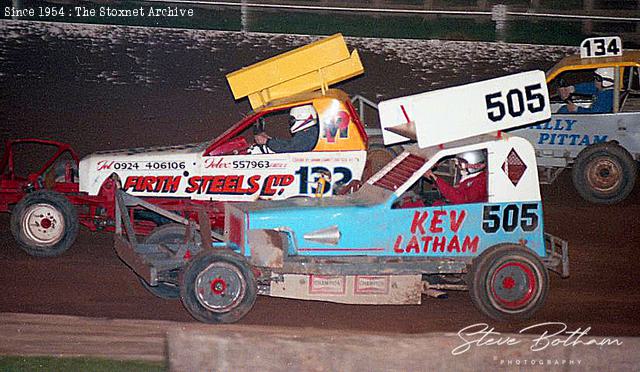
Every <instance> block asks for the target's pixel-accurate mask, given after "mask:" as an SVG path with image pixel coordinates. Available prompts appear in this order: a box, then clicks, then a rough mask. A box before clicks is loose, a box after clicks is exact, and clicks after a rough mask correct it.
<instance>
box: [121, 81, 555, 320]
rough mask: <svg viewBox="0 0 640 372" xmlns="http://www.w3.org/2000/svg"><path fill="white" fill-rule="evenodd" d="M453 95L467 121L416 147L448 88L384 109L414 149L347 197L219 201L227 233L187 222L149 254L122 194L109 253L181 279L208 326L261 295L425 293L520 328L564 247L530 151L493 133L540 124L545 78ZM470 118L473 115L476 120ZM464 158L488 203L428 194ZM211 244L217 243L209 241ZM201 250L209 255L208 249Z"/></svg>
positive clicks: (458, 118)
mask: <svg viewBox="0 0 640 372" xmlns="http://www.w3.org/2000/svg"><path fill="white" fill-rule="evenodd" d="M458 88H462V89H463V90H464V91H465V92H467V93H464V94H465V100H466V101H467V102H469V105H468V106H467V108H468V110H459V112H458V113H457V114H454V115H450V116H449V117H448V118H449V122H450V123H451V122H453V123H454V124H452V125H448V126H447V127H446V128H440V130H439V131H438V132H437V134H435V133H434V132H432V135H431V136H425V130H426V132H429V131H431V129H429V128H432V127H433V125H434V123H436V124H437V121H435V122H431V121H429V120H426V119H424V118H426V117H429V118H434V117H437V116H438V115H439V114H438V113H437V112H430V113H429V115H428V116H423V115H422V114H423V112H421V111H420V110H422V109H423V108H424V105H425V102H429V104H428V106H430V107H432V108H433V109H434V110H439V109H442V107H443V105H442V104H438V101H439V100H440V99H443V100H446V99H450V98H451V95H450V94H449V93H451V94H454V95H457V94H459V93H460V92H459V91H456V88H449V89H446V90H443V91H435V92H429V93H426V94H423V95H420V96H419V97H409V98H400V99H396V100H390V101H387V102H386V103H383V104H382V107H381V111H380V112H381V119H382V122H383V125H386V124H388V123H396V124H398V123H402V122H404V124H401V125H398V126H396V128H395V130H396V131H398V130H400V131H402V130H403V128H404V130H405V132H404V133H407V132H411V131H414V130H415V132H416V133H417V134H416V136H417V140H418V145H416V146H413V147H410V148H408V149H407V150H406V151H405V152H404V153H402V154H401V155H399V156H398V157H397V158H395V159H394V160H393V161H391V162H390V163H389V164H388V165H387V166H385V167H384V168H383V169H382V170H381V171H379V172H378V173H377V174H375V175H374V176H373V177H372V178H370V179H369V180H368V181H367V182H366V183H365V184H364V185H362V187H361V188H360V189H359V190H358V191H356V192H354V193H352V194H349V195H343V196H336V197H332V198H293V199H289V200H283V201H260V202H253V203H236V204H228V205H226V206H225V208H226V210H225V229H226V230H225V232H224V235H223V236H217V235H216V234H215V233H211V232H210V230H209V229H208V227H207V226H206V225H204V224H201V225H200V226H199V229H200V234H197V235H196V234H194V233H195V230H196V228H198V227H197V226H195V225H194V224H193V223H192V224H191V226H192V228H189V229H187V233H186V236H183V237H180V238H179V239H176V237H173V239H166V240H164V244H156V245H153V244H137V242H136V241H135V236H134V235H135V234H134V233H133V230H132V229H131V228H130V226H129V224H128V221H127V217H126V216H127V215H128V213H127V210H126V208H127V207H131V206H135V205H141V202H140V201H139V200H137V199H136V198H135V197H130V196H128V195H126V194H124V193H121V194H119V196H118V198H119V202H118V203H119V206H120V208H119V211H120V213H121V219H119V220H118V222H119V224H118V227H117V228H118V230H119V234H118V236H117V237H116V249H117V250H118V253H119V254H120V256H121V257H122V258H123V259H124V260H125V262H127V263H128V264H129V265H130V266H131V267H132V268H133V269H134V270H135V271H136V273H138V275H140V276H141V277H142V278H143V279H145V280H146V281H147V282H148V283H149V285H159V284H160V283H164V284H163V285H167V283H170V282H171V277H172V276H171V275H172V273H174V274H175V272H180V273H181V274H182V275H179V276H178V275H175V276H174V278H180V279H177V281H176V279H174V283H175V284H176V285H178V286H179V287H180V297H181V299H182V302H183V304H184V305H185V307H186V309H187V310H188V311H189V312H190V313H191V314H192V315H193V316H194V317H195V318H196V319H198V320H200V321H203V322H208V323H228V322H235V321H237V320H239V319H240V318H242V317H243V316H244V315H245V314H247V312H249V311H250V310H251V308H252V306H253V305H254V301H255V298H256V296H257V295H258V294H263V295H269V296H275V297H287V298H295V299H304V300H319V301H331V302H340V303H349V304H420V303H421V298H422V294H423V293H424V292H425V291H427V290H429V289H434V288H435V289H468V290H469V292H470V294H471V299H472V302H473V303H474V304H475V305H476V307H477V308H478V309H479V310H480V311H481V312H482V313H484V314H486V315H487V316H489V317H491V318H493V319H497V320H517V319H525V318H528V317H530V316H532V314H533V313H534V312H536V310H538V309H539V308H540V307H541V306H543V304H544V301H545V298H546V296H547V292H548V288H549V279H548V271H547V269H551V270H554V271H557V272H559V273H560V274H561V275H562V276H563V277H566V276H568V257H567V254H568V247H567V243H566V242H565V241H563V240H561V239H559V238H556V237H553V236H551V235H549V234H546V233H545V232H544V228H543V227H544V224H543V212H542V203H541V198H540V190H539V186H538V173H537V169H536V168H537V167H536V155H535V152H534V149H533V147H532V145H531V144H530V143H529V142H527V141H526V140H524V139H522V138H519V137H513V136H509V135H506V134H502V133H501V132H500V130H502V129H505V128H508V127H510V126H512V125H522V121H528V122H536V121H540V120H546V119H548V117H549V115H550V113H549V110H548V106H549V101H548V94H547V91H546V86H545V85H544V74H543V73H542V72H540V71H536V72H530V73H523V74H518V75H513V76H509V77H505V78H500V79H494V80H489V81H486V82H481V83H475V84H470V85H467V86H464V87H458ZM515 91H518V92H519V93H513V92H515ZM471 92H473V93H471ZM495 92H499V93H500V96H502V97H503V98H502V99H499V100H498V101H500V102H501V104H504V105H505V107H507V108H508V112H509V113H510V116H511V117H510V118H507V119H506V120H504V121H501V122H499V123H494V122H490V123H489V124H487V122H486V118H487V117H488V116H487V109H488V107H487V106H485V102H486V100H485V98H484V97H485V96H486V95H487V94H488V93H490V94H493V95H495ZM512 96H520V97H521V99H516V100H513V99H511V98H509V97H512ZM516 98H517V97H516ZM518 101H519V102H520V106H517V107H516V105H517V104H518ZM476 103H477V104H476ZM477 107H480V109H481V110H480V111H478V110H476V108H477ZM478 112H480V115H481V117H480V118H478V119H475V120H473V119H472V118H474V117H476V116H477V115H478ZM511 113H514V114H513V115H511ZM411 118H415V120H411ZM405 120H406V121H405ZM428 121H429V122H431V124H429V123H428ZM385 123H386V124H385ZM456 123H465V124H464V126H465V128H466V130H465V131H464V132H458V133H457V134H456V133H453V134H452V133H451V132H452V131H457V130H458V129H459V128H457V127H456V125H455V124H456ZM386 127H390V125H386ZM399 128H400V129H399ZM407 128H408V129H407ZM466 133H470V134H471V135H467V134H466ZM426 137H428V139H427V140H425V138H426ZM435 137H437V138H435ZM456 137H457V138H456ZM421 139H422V140H421ZM429 141H431V143H429ZM425 143H426V145H425ZM471 150H482V151H484V152H485V153H486V155H487V197H486V200H483V201H482V202H476V203H468V204H446V203H443V202H442V201H441V200H440V201H438V199H439V198H438V195H437V192H435V191H434V190H430V191H426V192H425V189H426V188H428V187H425V185H426V182H425V181H424V178H423V174H424V173H425V172H426V171H427V170H430V169H432V168H434V167H435V166H436V165H437V164H440V163H442V162H446V161H447V160H448V159H451V158H452V157H454V156H455V155H456V154H459V153H462V152H466V151H471ZM407 201H410V202H407ZM418 201H419V202H418ZM142 205H144V204H142ZM165 214H167V215H168V213H166V211H165ZM174 220H176V221H177V222H184V221H181V220H180V219H179V218H174ZM201 221H207V219H206V217H202V218H201ZM122 222H124V223H122ZM123 225H124V229H123ZM181 231H184V228H182V230H181ZM125 232H126V239H125ZM210 236H213V238H216V239H217V240H219V241H217V242H211V241H212V239H211V238H210ZM160 240H162V239H160ZM208 246H211V247H212V248H204V247H208ZM163 254H164V255H163Z"/></svg>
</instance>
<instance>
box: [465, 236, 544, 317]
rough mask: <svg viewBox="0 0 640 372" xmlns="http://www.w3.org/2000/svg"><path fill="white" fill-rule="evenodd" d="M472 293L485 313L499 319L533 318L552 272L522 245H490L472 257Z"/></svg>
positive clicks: (475, 302) (470, 286)
mask: <svg viewBox="0 0 640 372" xmlns="http://www.w3.org/2000/svg"><path fill="white" fill-rule="evenodd" d="M470 276H471V280H470V281H469V293H470V295H471V300H472V302H473V304H474V305H475V306H476V307H477V308H478V310H480V311H481V312H482V313H483V314H485V315H487V316H489V317H490V318H492V319H495V320H499V321H511V320H524V319H528V318H530V317H531V316H532V315H533V314H534V313H535V312H536V311H537V310H538V309H540V307H542V305H543V304H544V302H545V300H546V298H547V292H548V290H549V276H548V273H547V270H546V268H545V267H544V265H543V264H542V262H541V261H540V259H539V258H538V257H537V256H536V255H535V254H533V253H531V252H529V251H528V250H526V248H524V247H522V246H517V245H512V244H504V245H498V246H495V247H492V248H489V249H488V250H487V251H485V252H484V253H482V254H481V255H480V256H479V257H478V258H476V259H475V260H474V261H473V265H472V267H471V270H470Z"/></svg>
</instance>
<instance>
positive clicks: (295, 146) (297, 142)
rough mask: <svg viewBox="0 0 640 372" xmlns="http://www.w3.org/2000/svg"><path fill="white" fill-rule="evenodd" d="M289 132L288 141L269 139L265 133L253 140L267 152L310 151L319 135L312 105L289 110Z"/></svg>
mask: <svg viewBox="0 0 640 372" xmlns="http://www.w3.org/2000/svg"><path fill="white" fill-rule="evenodd" d="M289 132H291V138H288V139H285V138H276V137H271V136H269V135H268V134H267V133H265V132H260V133H258V134H256V135H255V136H254V140H255V142H256V143H257V144H258V145H260V146H263V147H264V146H266V148H267V152H276V153H282V152H306V151H312V150H313V148H314V147H315V146H316V142H317V141H318V134H319V133H320V130H319V126H318V113H317V112H316V110H315V109H314V108H313V105H303V106H298V107H294V108H292V109H291V111H290V117H289Z"/></svg>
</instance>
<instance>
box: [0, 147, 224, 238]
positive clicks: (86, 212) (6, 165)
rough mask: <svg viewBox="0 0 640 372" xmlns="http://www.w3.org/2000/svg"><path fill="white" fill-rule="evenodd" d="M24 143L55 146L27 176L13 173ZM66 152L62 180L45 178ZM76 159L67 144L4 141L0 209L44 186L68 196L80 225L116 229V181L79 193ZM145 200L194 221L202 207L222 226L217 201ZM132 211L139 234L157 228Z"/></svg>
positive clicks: (213, 223) (214, 224)
mask: <svg viewBox="0 0 640 372" xmlns="http://www.w3.org/2000/svg"><path fill="white" fill-rule="evenodd" d="M25 143H26V144H35V145H43V146H54V147H55V148H56V152H55V154H54V155H53V156H51V158H49V160H47V161H46V162H45V163H44V165H43V166H42V167H41V168H40V169H39V170H38V171H36V172H34V173H31V174H29V175H28V176H27V177H20V176H18V175H16V172H15V163H14V156H15V145H17V144H25ZM67 153H68V154H69V155H70V156H71V158H72V159H73V161H74V162H75V167H73V166H72V165H67V166H66V168H65V174H64V179H62V180H60V179H59V180H53V179H47V180H45V175H46V174H47V172H48V171H49V170H50V168H51V167H52V166H53V165H54V164H55V163H56V162H57V161H58V160H59V159H61V157H62V156H63V155H65V154H67ZM79 162H80V158H79V157H78V155H77V154H76V152H75V151H73V149H72V148H71V146H69V145H68V144H66V143H62V142H57V141H49V140H41V139H35V138H24V139H15V140H9V141H7V142H6V143H5V151H4V155H3V157H2V161H1V162H0V212H11V209H12V208H13V205H15V204H16V203H18V202H19V201H20V200H22V198H23V197H25V195H27V194H28V193H30V192H33V191H37V190H43V189H47V190H51V191H55V192H58V193H60V194H62V195H64V196H65V197H67V199H69V201H70V202H71V204H73V205H74V206H75V208H76V211H77V213H78V220H79V222H80V224H81V225H83V226H85V227H86V228H88V229H89V230H91V231H96V230H104V231H109V232H113V231H115V191H116V182H117V181H116V180H112V179H108V180H107V181H106V182H105V183H104V184H103V185H102V187H101V188H100V192H99V193H98V195H95V196H90V195H88V194H86V193H84V192H79V188H78V183H77V182H75V180H74V175H73V169H78V163H79ZM145 200H147V201H149V202H150V203H153V204H155V205H157V206H159V207H161V208H163V209H166V210H169V211H173V212H175V213H177V214H179V215H181V216H183V217H186V218H189V219H193V220H194V221H197V218H198V216H197V214H198V211H199V210H202V209H203V208H204V210H205V211H206V212H207V213H208V214H209V218H210V219H211V226H212V227H214V228H218V229H222V227H223V224H224V206H223V205H222V203H220V202H204V201H193V200H185V199H163V198H146V199H145ZM134 212H135V210H132V211H131V213H132V216H131V220H132V221H133V222H134V228H135V230H136V232H137V233H139V234H142V235H147V234H149V233H150V232H151V230H153V228H154V227H156V223H154V222H152V221H150V220H147V219H140V218H137V219H136V218H134V216H133V214H134Z"/></svg>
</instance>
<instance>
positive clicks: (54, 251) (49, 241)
mask: <svg viewBox="0 0 640 372" xmlns="http://www.w3.org/2000/svg"><path fill="white" fill-rule="evenodd" d="M78 230H79V222H78V214H77V212H76V209H75V208H74V206H73V205H72V204H71V202H70V201H69V199H67V198H66V197H65V196H64V195H62V194H60V193H57V192H54V191H49V190H40V191H36V192H33V193H30V194H27V195H26V196H25V197H24V198H22V200H20V201H19V202H18V204H16V206H15V208H14V209H13V211H12V213H11V233H12V234H13V237H14V238H15V239H16V241H17V242H18V244H19V246H20V248H21V249H22V250H23V251H25V252H27V253H28V254H30V255H32V256H38V257H54V256H59V255H61V254H62V253H64V252H65V251H66V250H67V249H69V248H70V247H71V245H72V244H73V243H74V242H75V240H76V238H77V237H78Z"/></svg>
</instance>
